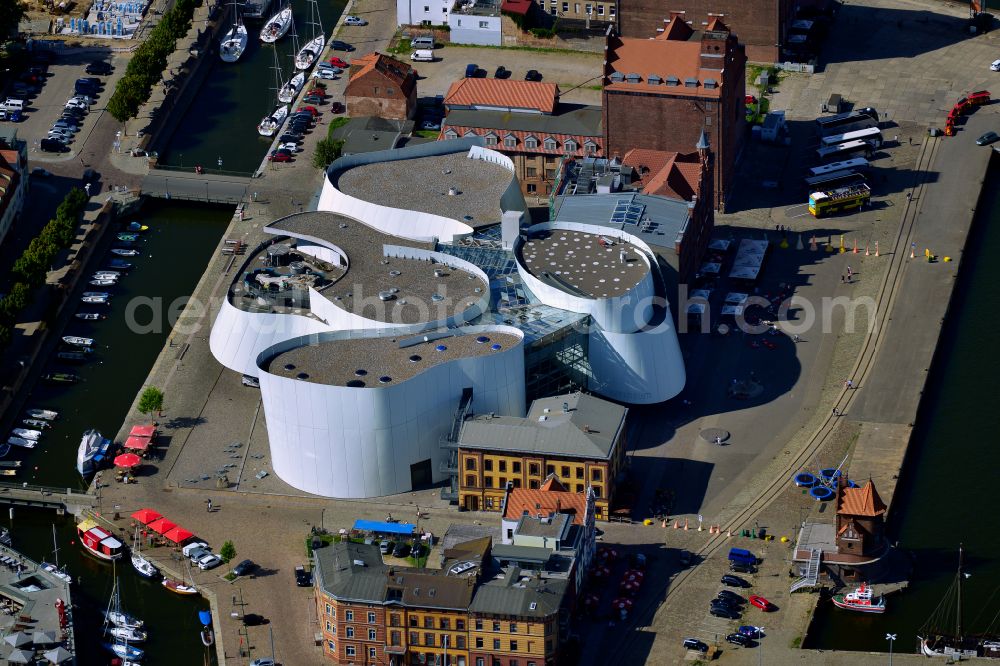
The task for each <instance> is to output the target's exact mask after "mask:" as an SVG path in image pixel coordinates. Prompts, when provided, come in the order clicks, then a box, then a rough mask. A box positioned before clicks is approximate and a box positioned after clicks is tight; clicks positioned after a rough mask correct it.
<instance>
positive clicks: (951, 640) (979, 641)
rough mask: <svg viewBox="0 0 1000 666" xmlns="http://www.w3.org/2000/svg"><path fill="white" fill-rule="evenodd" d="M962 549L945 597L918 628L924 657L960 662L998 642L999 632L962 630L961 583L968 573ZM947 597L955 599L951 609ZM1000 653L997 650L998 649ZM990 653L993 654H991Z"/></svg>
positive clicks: (989, 648) (990, 649) (980, 653)
mask: <svg viewBox="0 0 1000 666" xmlns="http://www.w3.org/2000/svg"><path fill="white" fill-rule="evenodd" d="M964 565H965V549H964V548H963V547H962V546H961V545H959V547H958V572H957V574H956V575H955V580H954V582H953V583H952V584H951V586H950V587H949V588H948V591H947V592H946V593H945V597H944V600H943V601H942V603H941V604H940V605H939V606H938V607H937V609H936V610H935V611H934V614H933V615H932V616H931V617H930V618H929V619H928V620H927V622H926V623H925V624H924V626H923V627H921V628H920V635H919V636H917V639H918V640H919V641H920V653H921V654H923V655H924V656H925V657H946V658H948V659H953V660H958V661H961V660H962V659H968V658H971V657H977V656H978V657H982V656H985V655H986V653H987V650H989V651H990V652H991V653H992V652H993V646H994V645H997V642H998V641H1000V635H997V634H989V635H979V636H975V635H971V634H967V633H966V632H965V627H964V626H963V624H962V611H963V607H962V582H963V581H964V579H965V578H966V576H968V575H969V574H966V573H965V572H964V570H963V569H964ZM950 599H954V600H955V607H954V608H952V607H951V605H950V604H949V603H946V601H949V600H950ZM998 652H1000V651H998ZM990 656H992V655H990Z"/></svg>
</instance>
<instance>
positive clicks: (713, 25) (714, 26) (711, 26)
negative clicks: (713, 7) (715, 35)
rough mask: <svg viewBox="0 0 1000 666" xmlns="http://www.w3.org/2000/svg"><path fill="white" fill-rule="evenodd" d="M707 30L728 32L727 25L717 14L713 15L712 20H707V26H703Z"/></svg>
mask: <svg viewBox="0 0 1000 666" xmlns="http://www.w3.org/2000/svg"><path fill="white" fill-rule="evenodd" d="M705 30H706V31H708V32H729V26H727V25H726V24H725V23H723V22H722V19H720V18H719V17H718V16H713V17H712V20H711V21H709V22H708V27H707V28H705Z"/></svg>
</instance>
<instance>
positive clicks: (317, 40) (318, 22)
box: [295, 0, 326, 69]
mask: <svg viewBox="0 0 1000 666" xmlns="http://www.w3.org/2000/svg"><path fill="white" fill-rule="evenodd" d="M309 25H311V26H312V27H313V36H312V39H310V40H309V42H308V43H307V44H306V45H305V46H303V47H302V50H301V51H299V52H298V55H296V56H295V68H296V69H309V68H310V67H312V65H313V63H314V62H316V58H318V57H319V56H320V54H322V53H323V47H324V46H326V36H325V35H324V34H323V20H322V18H320V15H319V6H318V5H317V4H316V0H309Z"/></svg>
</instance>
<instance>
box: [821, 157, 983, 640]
mask: <svg viewBox="0 0 1000 666" xmlns="http://www.w3.org/2000/svg"><path fill="white" fill-rule="evenodd" d="M998 255H1000V168H997V160H996V159H994V160H993V168H992V170H991V172H990V174H989V176H988V178H987V180H986V183H985V186H984V196H983V200H982V201H981V205H980V207H979V214H978V216H977V219H976V221H975V223H974V228H973V231H972V234H971V236H970V238H969V242H968V244H967V247H966V252H965V255H964V264H963V265H962V269H961V272H960V275H959V279H958V282H957V287H956V294H955V298H954V301H953V303H952V308H951V312H950V315H949V318H948V319H947V320H946V321H945V323H944V334H943V337H942V340H941V343H940V346H939V348H938V350H937V353H936V355H935V358H934V364H933V367H932V368H931V373H930V376H929V379H928V386H927V389H926V391H925V393H924V397H923V400H922V402H921V406H920V413H919V415H918V418H917V423H916V425H915V429H914V435H913V443H912V445H911V446H912V447H913V448H912V450H911V451H910V457H909V458H908V459H907V466H906V468H905V470H904V475H903V478H902V480H901V484H902V485H901V487H900V492H901V495H900V497H898V498H897V499H896V502H897V503H898V504H897V506H898V507H899V509H898V510H896V511H895V515H894V517H893V524H891V525H890V531H891V534H892V535H893V538H894V539H897V540H898V541H899V545H900V547H901V548H903V549H904V550H906V551H909V552H910V553H911V554H912V555H913V557H914V560H915V561H914V573H913V577H912V580H911V584H910V587H909V588H908V589H906V590H904V591H903V592H902V593H899V594H895V595H891V596H890V597H889V598H888V599H887V606H888V608H887V610H886V612H885V614H884V615H882V616H865V615H863V614H860V613H848V612H845V611H838V610H836V609H834V608H833V606H832V604H829V603H827V604H824V605H823V606H822V609H821V611H820V612H819V613H818V614H817V616H816V618H815V620H814V622H813V625H812V627H811V628H810V630H809V636H808V639H807V644H806V647H810V648H821V649H825V650H881V651H886V650H888V642H887V639H886V634H895V635H896V637H897V638H896V642H895V645H894V646H893V649H894V651H897V652H915V651H916V649H917V639H916V637H917V635H918V633H919V630H920V628H921V626H923V625H924V623H925V622H926V621H927V619H928V618H929V617H930V616H931V615H932V614H933V613H934V611H935V609H936V608H937V607H938V604H939V603H940V602H941V599H942V598H943V597H944V595H945V593H946V591H947V590H948V587H949V586H950V585H951V584H952V582H953V581H954V579H955V571H956V568H957V565H958V546H959V543H960V542H961V543H964V545H965V571H966V572H967V573H969V574H971V576H970V577H969V578H967V579H966V580H965V583H964V585H963V588H962V592H963V596H964V597H965V602H964V604H963V607H964V609H965V612H964V626H965V630H966V632H967V633H976V632H983V631H986V630H987V628H988V627H989V625H990V623H991V622H993V621H994V618H996V617H998V613H1000V556H998V555H1000V531H998V530H997V529H996V524H997V521H996V517H995V516H996V508H997V494H996V493H997V488H996V481H997V478H998V473H997V470H998V469H1000V446H997V443H996V438H997V432H996V426H997V417H996V400H995V396H996V393H997V378H998V377H1000V346H998V345H997V343H996V342H997V328H996V327H997V322H998V318H997V313H998V312H1000V290H998V289H997V288H996V284H997V283H998V282H1000V264H998V263H997V262H996V260H995V257H997V256H998ZM992 631H993V632H997V631H1000V624H998V625H997V626H994V627H993V629H992Z"/></svg>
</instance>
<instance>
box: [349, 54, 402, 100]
mask: <svg viewBox="0 0 1000 666" xmlns="http://www.w3.org/2000/svg"><path fill="white" fill-rule="evenodd" d="M372 72H377V73H378V74H380V75H381V76H382V77H383V78H385V79H388V80H389V81H392V82H393V83H395V84H396V85H397V86H399V89H400V90H402V91H403V94H404V95H409V94H410V91H412V90H413V87H414V86H415V85H416V76H414V72H413V68H412V67H410V66H409V65H408V64H406V63H405V62H400V61H399V60H396V59H395V58H390V57H389V56H387V55H385V54H383V53H378V52H375V53H369V54H368V55H365V56H361V57H358V58H355V59H354V60H352V61H351V69H350V75H349V76H350V82H349V83H348V84H347V88H348V89H350V87H351V83H353V82H354V81H357V80H358V79H360V78H361V77H363V76H366V75H367V74H371V73H372ZM344 94H345V95H349V94H350V93H349V92H347V90H345V91H344Z"/></svg>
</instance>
